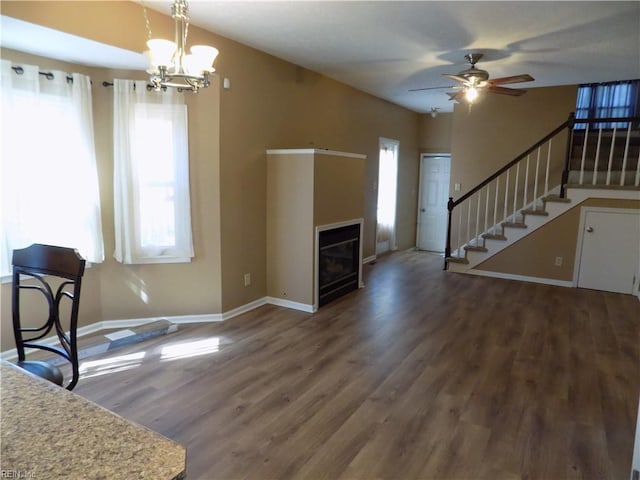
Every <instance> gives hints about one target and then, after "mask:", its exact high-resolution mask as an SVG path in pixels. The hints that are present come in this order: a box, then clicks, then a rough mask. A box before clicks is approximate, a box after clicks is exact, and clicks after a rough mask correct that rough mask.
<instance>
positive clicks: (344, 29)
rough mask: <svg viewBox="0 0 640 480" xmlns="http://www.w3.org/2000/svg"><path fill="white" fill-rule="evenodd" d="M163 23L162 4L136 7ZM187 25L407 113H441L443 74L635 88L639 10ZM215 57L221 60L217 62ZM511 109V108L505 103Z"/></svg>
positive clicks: (266, 4) (269, 14)
mask: <svg viewBox="0 0 640 480" xmlns="http://www.w3.org/2000/svg"><path fill="white" fill-rule="evenodd" d="M143 3H144V4H145V5H147V6H149V8H153V9H154V10H158V11H161V12H164V13H166V14H169V12H170V5H171V1H169V0H165V1H160V2H158V1H146V0H145V1H144V2H143ZM189 8H190V15H191V22H192V23H193V24H194V25H198V26H200V27H203V28H205V29H207V30H210V31H212V32H215V33H217V34H220V35H222V36H225V37H228V38H231V39H233V40H236V41H238V42H241V43H244V44H246V45H250V46H252V47H255V48H257V49H259V50H262V51H264V52H267V53H270V54H272V55H274V56H276V57H280V58H283V59H285V60H288V61H290V62H293V63H295V64H297V65H300V66H303V67H306V68H308V69H311V70H314V71H316V72H320V73H323V74H325V75H327V76H329V77H332V78H334V79H336V80H339V81H341V82H343V83H346V84H348V85H351V86H353V87H356V88H358V89H360V90H364V91H365V92H369V93H371V94H373V95H375V96H378V97H381V98H384V99H387V100H389V101H390V102H393V103H396V104H398V105H402V106H404V107H407V108H409V109H411V110H415V111H417V112H427V111H429V109H430V108H431V107H438V108H440V109H441V111H451V110H452V109H453V107H452V102H449V101H448V96H447V95H446V94H445V92H446V91H447V90H436V91H427V92H409V91H408V90H410V89H412V88H422V87H436V86H446V85H451V84H452V82H451V80H447V79H446V78H445V77H442V74H443V73H457V72H459V71H460V70H463V69H464V68H467V66H468V65H467V64H466V63H465V60H464V55H465V53H469V52H480V53H483V54H484V58H483V59H482V60H481V61H480V62H479V63H478V66H479V67H480V68H483V69H485V70H488V71H489V73H490V74H491V77H493V78H497V77H503V76H510V75H515V74H520V73H529V74H530V75H532V76H533V77H534V78H535V82H531V83H527V84H521V85H513V87H525V86H528V87H545V86H554V85H569V84H579V83H591V82H603V81H612V80H625V79H631V78H640V2H638V1H631V2H610V1H600V2H597V1H588V2H567V1H554V2H537V1H533V2H500V1H493V2H480V1H476V2H459V1H448V2H436V1H209V0H191V1H190V3H189ZM220 55H224V52H221V53H220ZM514 101H517V98H516V99H514Z"/></svg>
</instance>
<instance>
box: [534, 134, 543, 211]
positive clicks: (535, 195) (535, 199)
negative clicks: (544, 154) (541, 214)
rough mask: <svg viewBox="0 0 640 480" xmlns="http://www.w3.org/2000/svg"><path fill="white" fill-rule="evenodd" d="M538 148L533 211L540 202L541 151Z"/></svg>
mask: <svg viewBox="0 0 640 480" xmlns="http://www.w3.org/2000/svg"><path fill="white" fill-rule="evenodd" d="M541 148H542V147H538V155H537V156H536V178H534V179H533V209H534V210H536V208H537V204H538V203H537V202H538V174H539V172H540V149H541Z"/></svg>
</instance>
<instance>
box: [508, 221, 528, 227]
mask: <svg viewBox="0 0 640 480" xmlns="http://www.w3.org/2000/svg"><path fill="white" fill-rule="evenodd" d="M502 226H503V227H511V228H527V224H526V223H520V222H502Z"/></svg>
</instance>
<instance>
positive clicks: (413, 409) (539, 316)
mask: <svg viewBox="0 0 640 480" xmlns="http://www.w3.org/2000/svg"><path fill="white" fill-rule="evenodd" d="M441 262H442V259H441V258H440V257H437V256H434V255H430V254H426V253H421V252H401V253H396V254H393V255H391V256H389V257H387V258H383V259H381V260H379V261H378V263H377V264H375V265H373V266H367V267H366V268H365V275H366V278H365V280H366V283H367V286H366V288H365V289H363V290H360V291H358V292H354V293H352V294H350V295H348V296H347V297H344V298H343V299H340V300H338V301H336V302H334V303H332V304H330V305H327V306H325V307H323V308H322V309H321V310H320V311H319V312H318V313H316V314H315V315H309V314H305V313H301V312H296V311H293V310H287V309H283V308H278V307H274V306H264V307H261V308H259V309H256V310H254V311H252V312H250V313H247V314H245V315H242V316H239V317H236V318H234V319H232V320H228V321H226V322H223V323H217V324H206V325H197V326H191V325H190V326H187V327H185V328H182V329H181V330H180V331H179V332H178V333H176V334H172V335H167V336H165V337H161V338H160V339H157V340H153V341H149V342H145V343H142V344H138V345H135V346H133V347H128V348H127V349H123V350H118V351H116V352H114V353H112V354H109V355H105V356H103V357H101V358H102V361H103V363H102V364H101V365H96V364H94V366H93V367H92V368H90V369H89V372H94V373H102V375H97V376H92V377H87V376H85V378H82V379H81V380H80V383H79V385H78V387H77V388H76V390H75V391H76V392H77V393H79V394H80V395H83V396H85V397H86V398H89V399H91V400H93V401H95V402H97V403H98V404H100V405H103V406H105V407H107V408H108V409H110V410H113V411H115V412H117V413H119V414H120V415H122V416H124V417H125V418H128V419H130V420H134V421H136V422H138V423H141V424H143V425H146V426H147V427H149V428H151V429H153V430H156V431H158V432H160V433H162V434H164V435H166V436H168V437H170V438H172V439H174V440H176V441H178V442H180V443H182V444H183V445H185V446H186V447H187V451H188V453H187V457H188V466H187V473H188V478H190V479H238V478H252V479H272V478H273V479H284V478H304V479H323V478H326V479H337V478H348V479H372V478H396V479H491V480H499V479H505V480H507V479H541V480H553V479H558V480H564V479H616V480H617V479H627V478H628V477H629V474H630V469H631V468H630V465H631V456H632V448H633V433H634V429H635V419H636V409H637V405H638V395H639V393H640V302H638V299H637V298H635V297H632V296H628V295H618V294H612V293H605V292H598V291H590V290H580V289H569V288H562V287H551V286H546V285H537V284H530V283H522V282H515V281H509V280H499V279H489V278H481V277H473V276H464V275H460V274H454V273H444V272H442V270H441ZM178 345H182V347H178ZM142 352H144V357H143V358H136V357H135V355H136V354H137V355H138V357H139V356H140V355H141V353H142ZM127 355H128V356H127ZM132 355H133V356H132ZM189 355H192V356H189ZM99 359H100V357H96V358H92V359H90V360H92V361H93V360H99ZM127 368H128V369H127ZM118 369H121V370H120V371H117V370H118Z"/></svg>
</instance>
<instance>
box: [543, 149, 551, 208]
mask: <svg viewBox="0 0 640 480" xmlns="http://www.w3.org/2000/svg"><path fill="white" fill-rule="evenodd" d="M550 164H551V139H549V147H548V148H547V169H546V171H545V174H544V196H545V197H546V196H547V195H549V165H550Z"/></svg>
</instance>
